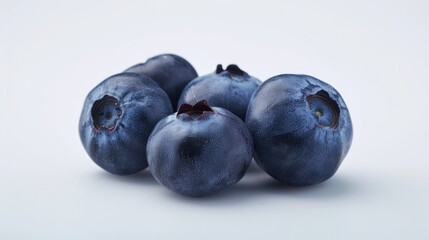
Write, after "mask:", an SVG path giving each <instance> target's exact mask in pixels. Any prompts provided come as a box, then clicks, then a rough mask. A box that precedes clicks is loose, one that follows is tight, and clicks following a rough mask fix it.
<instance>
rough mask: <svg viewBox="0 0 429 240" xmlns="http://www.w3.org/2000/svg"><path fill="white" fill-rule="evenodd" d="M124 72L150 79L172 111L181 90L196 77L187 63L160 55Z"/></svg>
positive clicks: (177, 57)
mask: <svg viewBox="0 0 429 240" xmlns="http://www.w3.org/2000/svg"><path fill="white" fill-rule="evenodd" d="M125 72H134V73H139V74H144V75H146V76H148V77H150V78H152V79H153V80H154V81H155V82H156V83H158V84H159V86H161V88H162V89H163V90H164V91H165V92H166V93H167V95H168V97H169V98H170V101H171V105H172V106H173V108H174V110H176V106H177V101H178V100H179V97H180V93H181V92H182V90H183V88H184V87H185V86H186V84H188V82H190V81H191V80H192V79H194V78H196V77H198V74H197V72H196V71H195V69H194V68H193V67H192V65H191V64H190V63H189V62H188V61H186V60H185V59H184V58H182V57H180V56H177V55H174V54H161V55H158V56H155V57H152V58H149V59H148V60H147V61H146V62H145V63H140V64H137V65H135V66H132V67H130V68H128V69H127V70H125Z"/></svg>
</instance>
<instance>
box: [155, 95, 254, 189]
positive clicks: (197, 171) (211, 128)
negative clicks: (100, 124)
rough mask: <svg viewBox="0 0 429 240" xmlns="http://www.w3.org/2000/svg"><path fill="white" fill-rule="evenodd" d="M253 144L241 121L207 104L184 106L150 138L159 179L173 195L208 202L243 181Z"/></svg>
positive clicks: (160, 125)
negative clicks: (212, 195)
mask: <svg viewBox="0 0 429 240" xmlns="http://www.w3.org/2000/svg"><path fill="white" fill-rule="evenodd" d="M252 152H253V141H252V138H251V135H250V133H249V130H248V129H247V128H246V126H245V125H244V122H243V121H241V120H240V119H239V118H238V117H237V116H235V115H234V114H232V113H231V112H229V111H228V110H225V109H223V108H217V107H209V106H208V105H207V101H205V100H203V101H200V102H198V103H196V104H195V105H189V104H183V105H181V106H180V108H179V111H178V112H177V113H176V114H172V115H170V116H168V117H166V118H164V119H162V120H161V121H160V122H159V123H158V124H157V125H156V127H155V129H154V130H153V132H152V134H151V136H150V137H149V142H148V146H147V156H148V157H147V158H148V163H149V168H150V169H151V172H152V174H153V176H154V177H155V178H156V179H157V180H158V181H159V182H160V183H161V184H163V185H164V186H166V187H167V188H169V189H170V190H172V191H174V192H177V193H180V194H182V195H185V196H192V197H203V196H206V195H209V194H212V193H215V192H218V191H220V190H222V189H224V188H226V187H228V186H231V185H232V184H235V183H236V182H238V181H239V180H240V179H241V178H242V177H243V175H244V174H245V172H246V170H247V168H248V167H249V164H250V162H251V160H252Z"/></svg>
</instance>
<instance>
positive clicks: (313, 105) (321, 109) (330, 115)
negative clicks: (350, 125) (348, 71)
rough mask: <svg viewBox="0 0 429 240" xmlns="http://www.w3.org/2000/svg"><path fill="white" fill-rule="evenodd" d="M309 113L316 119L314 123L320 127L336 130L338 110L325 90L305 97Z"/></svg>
mask: <svg viewBox="0 0 429 240" xmlns="http://www.w3.org/2000/svg"><path fill="white" fill-rule="evenodd" d="M307 103H308V106H309V108H310V111H311V112H312V113H313V114H314V116H315V117H316V119H317V120H316V123H317V125H319V126H320V127H331V128H333V129H336V128H337V127H338V122H339V118H340V108H339V107H338V103H337V102H336V101H334V100H333V99H332V98H331V97H330V96H329V94H328V92H326V91H325V90H320V91H318V92H316V93H315V94H312V95H309V96H308V97H307Z"/></svg>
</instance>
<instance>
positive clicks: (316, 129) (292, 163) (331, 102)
mask: <svg viewBox="0 0 429 240" xmlns="http://www.w3.org/2000/svg"><path fill="white" fill-rule="evenodd" d="M246 125H247V127H248V128H249V130H250V132H251V133H252V136H253V140H254V143H255V159H256V162H257V163H258V164H259V165H260V166H261V167H262V168H263V169H264V170H265V171H266V172H267V173H268V174H269V175H271V176H272V177H274V178H275V179H277V180H279V181H281V182H283V183H286V184H289V185H296V186H304V185H312V184H316V183H320V182H322V181H325V180H327V179H329V178H330V177H331V176H333V175H334V173H335V172H336V171H337V169H338V167H339V166H340V164H341V162H342V161H343V159H344V157H345V156H346V154H347V152H348V151H349V149H350V145H351V142H352V137H353V129H352V123H351V119H350V115H349V111H348V109H347V106H346V104H345V103H344V100H343V98H342V97H341V96H340V94H339V93H338V92H337V91H336V90H335V89H334V88H333V87H331V86H330V85H328V84H327V83H325V82H322V81H321V80H319V79H316V78H314V77H311V76H306V75H289V74H284V75H278V76H275V77H272V78H270V79H268V80H267V81H265V82H264V83H263V84H262V85H261V86H260V87H259V88H258V90H256V92H255V93H254V95H253V96H252V99H251V101H250V104H249V109H248V111H247V116H246Z"/></svg>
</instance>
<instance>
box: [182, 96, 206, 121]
mask: <svg viewBox="0 0 429 240" xmlns="http://www.w3.org/2000/svg"><path fill="white" fill-rule="evenodd" d="M205 112H214V111H213V109H212V108H211V107H209V105H208V102H207V100H201V101H199V102H197V103H195V104H194V105H191V104H187V103H184V104H182V105H180V107H179V110H178V111H177V116H178V115H180V114H187V115H189V116H190V117H192V118H194V119H198V118H199V117H201V115H203V113H205Z"/></svg>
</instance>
